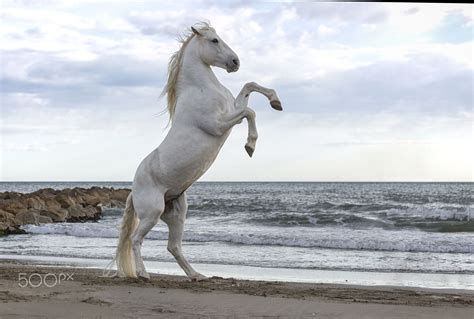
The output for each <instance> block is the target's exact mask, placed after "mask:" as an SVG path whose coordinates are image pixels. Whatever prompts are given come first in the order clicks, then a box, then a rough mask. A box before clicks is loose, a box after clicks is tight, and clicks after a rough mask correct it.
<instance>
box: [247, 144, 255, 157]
mask: <svg viewBox="0 0 474 319" xmlns="http://www.w3.org/2000/svg"><path fill="white" fill-rule="evenodd" d="M245 150H246V151H247V154H249V156H250V157H252V155H253V152H254V151H255V149H254V148H253V147H252V146H250V145H245Z"/></svg>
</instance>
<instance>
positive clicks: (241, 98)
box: [234, 82, 283, 157]
mask: <svg viewBox="0 0 474 319" xmlns="http://www.w3.org/2000/svg"><path fill="white" fill-rule="evenodd" d="M252 92H259V93H261V94H263V95H265V96H266V97H267V98H268V100H269V101H270V105H271V106H272V107H273V108H274V109H275V110H278V111H281V110H283V108H282V107H281V102H280V99H279V98H278V96H277V94H276V92H275V90H273V89H268V88H265V87H263V86H261V85H259V84H257V83H255V82H249V83H246V84H245V85H244V87H243V88H242V90H241V91H240V93H239V95H237V98H236V99H235V102H234V108H235V110H244V109H246V108H248V106H247V105H248V102H249V96H250V93H252ZM248 109H250V108H248ZM250 110H251V109H250ZM252 112H253V116H252V117H247V121H248V126H249V132H248V136H247V143H246V144H245V150H246V151H247V153H248V154H249V156H250V157H252V154H253V152H254V151H255V145H256V142H257V138H258V133H257V124H256V123H255V112H254V111H253V110H252Z"/></svg>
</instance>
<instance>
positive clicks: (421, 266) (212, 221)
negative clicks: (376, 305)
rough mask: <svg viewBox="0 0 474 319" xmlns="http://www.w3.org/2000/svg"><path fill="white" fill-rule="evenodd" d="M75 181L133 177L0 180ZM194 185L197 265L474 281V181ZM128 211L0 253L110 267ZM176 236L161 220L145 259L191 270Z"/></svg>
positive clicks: (4, 185) (191, 224)
mask: <svg viewBox="0 0 474 319" xmlns="http://www.w3.org/2000/svg"><path fill="white" fill-rule="evenodd" d="M76 186H77V187H91V186H106V187H115V188H122V187H127V188H130V187H131V183H130V182H51V183H49V182H41V183H38V182H1V183H0V191H17V192H32V191H35V190H37V189H40V188H45V187H52V188H55V189H63V188H71V187H76ZM187 193H188V202H189V211H188V218H187V221H186V226H185V236H184V238H185V242H184V243H183V251H184V254H185V256H186V257H187V258H188V260H189V261H190V262H191V263H192V264H193V265H194V266H195V268H196V269H197V270H200V269H204V270H207V271H208V272H214V273H213V274H215V273H216V272H217V273H218V274H222V273H225V274H230V275H233V276H236V277H242V278H249V276H250V277H252V276H251V274H254V276H253V277H252V278H254V277H256V278H260V277H262V276H263V277H265V274H267V275H268V274H272V275H271V276H270V277H269V278H268V279H274V280H279V279H281V280H289V279H294V280H298V279H300V280H301V281H313V282H327V281H330V282H339V281H338V280H337V278H338V276H337V274H346V275H347V276H342V277H343V278H349V279H350V280H351V281H352V282H353V283H354V282H356V283H358V282H357V278H368V279H367V280H368V281H367V280H366V281H364V282H365V283H371V282H370V278H372V279H373V280H375V279H374V278H378V277H377V276H379V275H380V274H386V276H385V277H384V278H385V279H383V280H381V281H380V284H387V280H386V278H388V277H392V278H393V277H394V276H393V275H394V274H398V276H401V277H399V278H411V279H410V281H409V283H408V285H409V284H414V285H422V284H423V282H421V283H419V282H418V284H417V283H416V280H418V279H419V278H424V277H423V276H429V278H431V279H429V280H434V281H435V282H436V281H437V280H438V281H439V282H437V283H435V284H432V285H431V287H435V288H436V287H440V288H446V287H447V288H449V287H451V288H453V287H454V288H459V287H461V288H466V289H474V280H473V277H474V276H473V275H474V196H473V194H474V184H472V183H326V182H325V183H319V182H268V183H267V182H198V183H196V184H194V185H193V186H192V187H191V188H190V189H189V190H188V192H187ZM121 214H122V210H120V209H107V210H105V211H104V212H103V218H102V219H101V220H99V221H98V222H86V223H55V224H43V225H39V226H37V225H26V226H24V229H25V230H26V231H27V232H28V234H23V235H13V236H7V237H1V238H0V258H16V259H28V258H36V259H38V260H42V261H47V260H50V261H52V262H55V263H57V262H58V261H59V262H60V261H61V260H63V261H65V262H66V261H69V262H74V263H77V264H83V265H105V264H106V261H108V260H111V259H112V258H113V255H114V249H115V245H116V241H117V236H118V226H119V224H120V220H121ZM167 236H168V233H167V227H166V225H165V224H164V223H163V222H159V223H158V225H157V226H155V227H154V228H153V230H152V231H151V232H150V233H149V234H148V235H147V237H146V239H145V241H144V244H143V249H142V255H143V257H144V259H145V264H146V265H147V266H148V265H150V266H149V268H150V267H151V269H153V270H157V271H160V270H162V269H166V271H165V272H168V273H173V274H182V271H181V270H180V269H179V268H178V266H177V264H176V263H175V262H174V259H173V257H172V256H171V255H170V254H169V253H168V252H167V250H166V244H167V242H166V239H167ZM200 267H201V268H200ZM204 273H205V274H206V271H204ZM255 274H260V275H259V276H260V277H259V276H257V275H255ZM279 274H286V275H284V276H283V275H279ZM335 274H336V275H335ZM350 274H352V275H350ZM354 274H357V275H356V276H355V275H354ZM387 274H388V275H387ZM403 274H405V275H403ZM315 276H316V277H315ZM325 276H326V277H327V278H332V277H336V279H334V280H332V281H331V280H325V278H326V277H325ZM450 276H451V277H450ZM313 277H314V278H313ZM382 277H383V276H382ZM395 277H396V276H395ZM302 278H303V279H305V280H303V279H302ZM312 278H313V280H311V279H312ZM417 278H418V279H417ZM426 278H428V277H426ZM433 278H434V279H433ZM442 278H452V279H453V280H454V281H455V282H456V283H454V284H453V283H452V280H451V279H449V280H448V281H451V283H450V284H446V283H444V284H443V283H442V281H443V280H444V281H446V280H447V279H442ZM413 280H414V281H415V283H414V281H413ZM427 280H428V279H427ZM342 282H347V279H344V280H342ZM388 284H390V282H388Z"/></svg>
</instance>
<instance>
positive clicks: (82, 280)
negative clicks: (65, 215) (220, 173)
mask: <svg viewBox="0 0 474 319" xmlns="http://www.w3.org/2000/svg"><path fill="white" fill-rule="evenodd" d="M101 274H102V272H101V270H98V269H87V268H65V267H45V266H35V265H31V264H24V263H20V262H12V261H4V262H2V263H0V303H1V306H0V317H1V318H33V317H34V318H472V313H473V311H474V291H469V290H433V289H419V288H399V287H388V286H386V287H381V286H376V287H367V286H353V285H329V284H309V283H289V282H265V281H247V280H236V279H232V278H221V277H213V278H210V280H208V281H204V282H189V281H188V280H187V279H186V278H184V277H180V276H167V275H153V276H152V278H151V280H150V281H149V282H144V281H141V280H133V279H123V278H103V277H100V276H101ZM60 277H61V281H60V282H59V278H60ZM24 278H26V279H24ZM22 286H23V287H22ZM25 286H26V287H25Z"/></svg>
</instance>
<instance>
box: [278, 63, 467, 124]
mask: <svg viewBox="0 0 474 319" xmlns="http://www.w3.org/2000/svg"><path fill="white" fill-rule="evenodd" d="M274 82H275V83H277V84H279V85H280V86H281V87H282V88H284V89H283V90H284V92H282V93H281V95H282V96H283V97H285V98H286V99H287V100H288V101H291V102H290V103H291V104H293V105H294V110H295V111H299V112H329V113H330V112H335V111H342V112H352V113H354V116H356V114H361V113H362V114H363V113H366V112H376V111H384V110H385V111H386V110H393V111H398V112H407V113H418V114H443V115H446V114H453V113H458V112H469V111H471V109H472V104H473V101H472V100H473V93H472V85H473V77H472V72H471V71H470V70H469V69H468V68H466V67H464V66H462V65H458V64H456V63H454V62H453V61H451V60H449V59H447V58H442V57H438V56H426V55H423V56H421V55H412V56H409V59H408V60H407V61H380V62H377V63H374V64H371V65H367V66H362V67H359V68H355V69H351V70H346V71H339V72H334V73H331V74H328V75H327V76H324V77H321V78H316V79H313V80H307V81H299V82H288V81H287V80H286V79H285V78H284V77H281V78H279V79H276V80H275V81H274Z"/></svg>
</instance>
